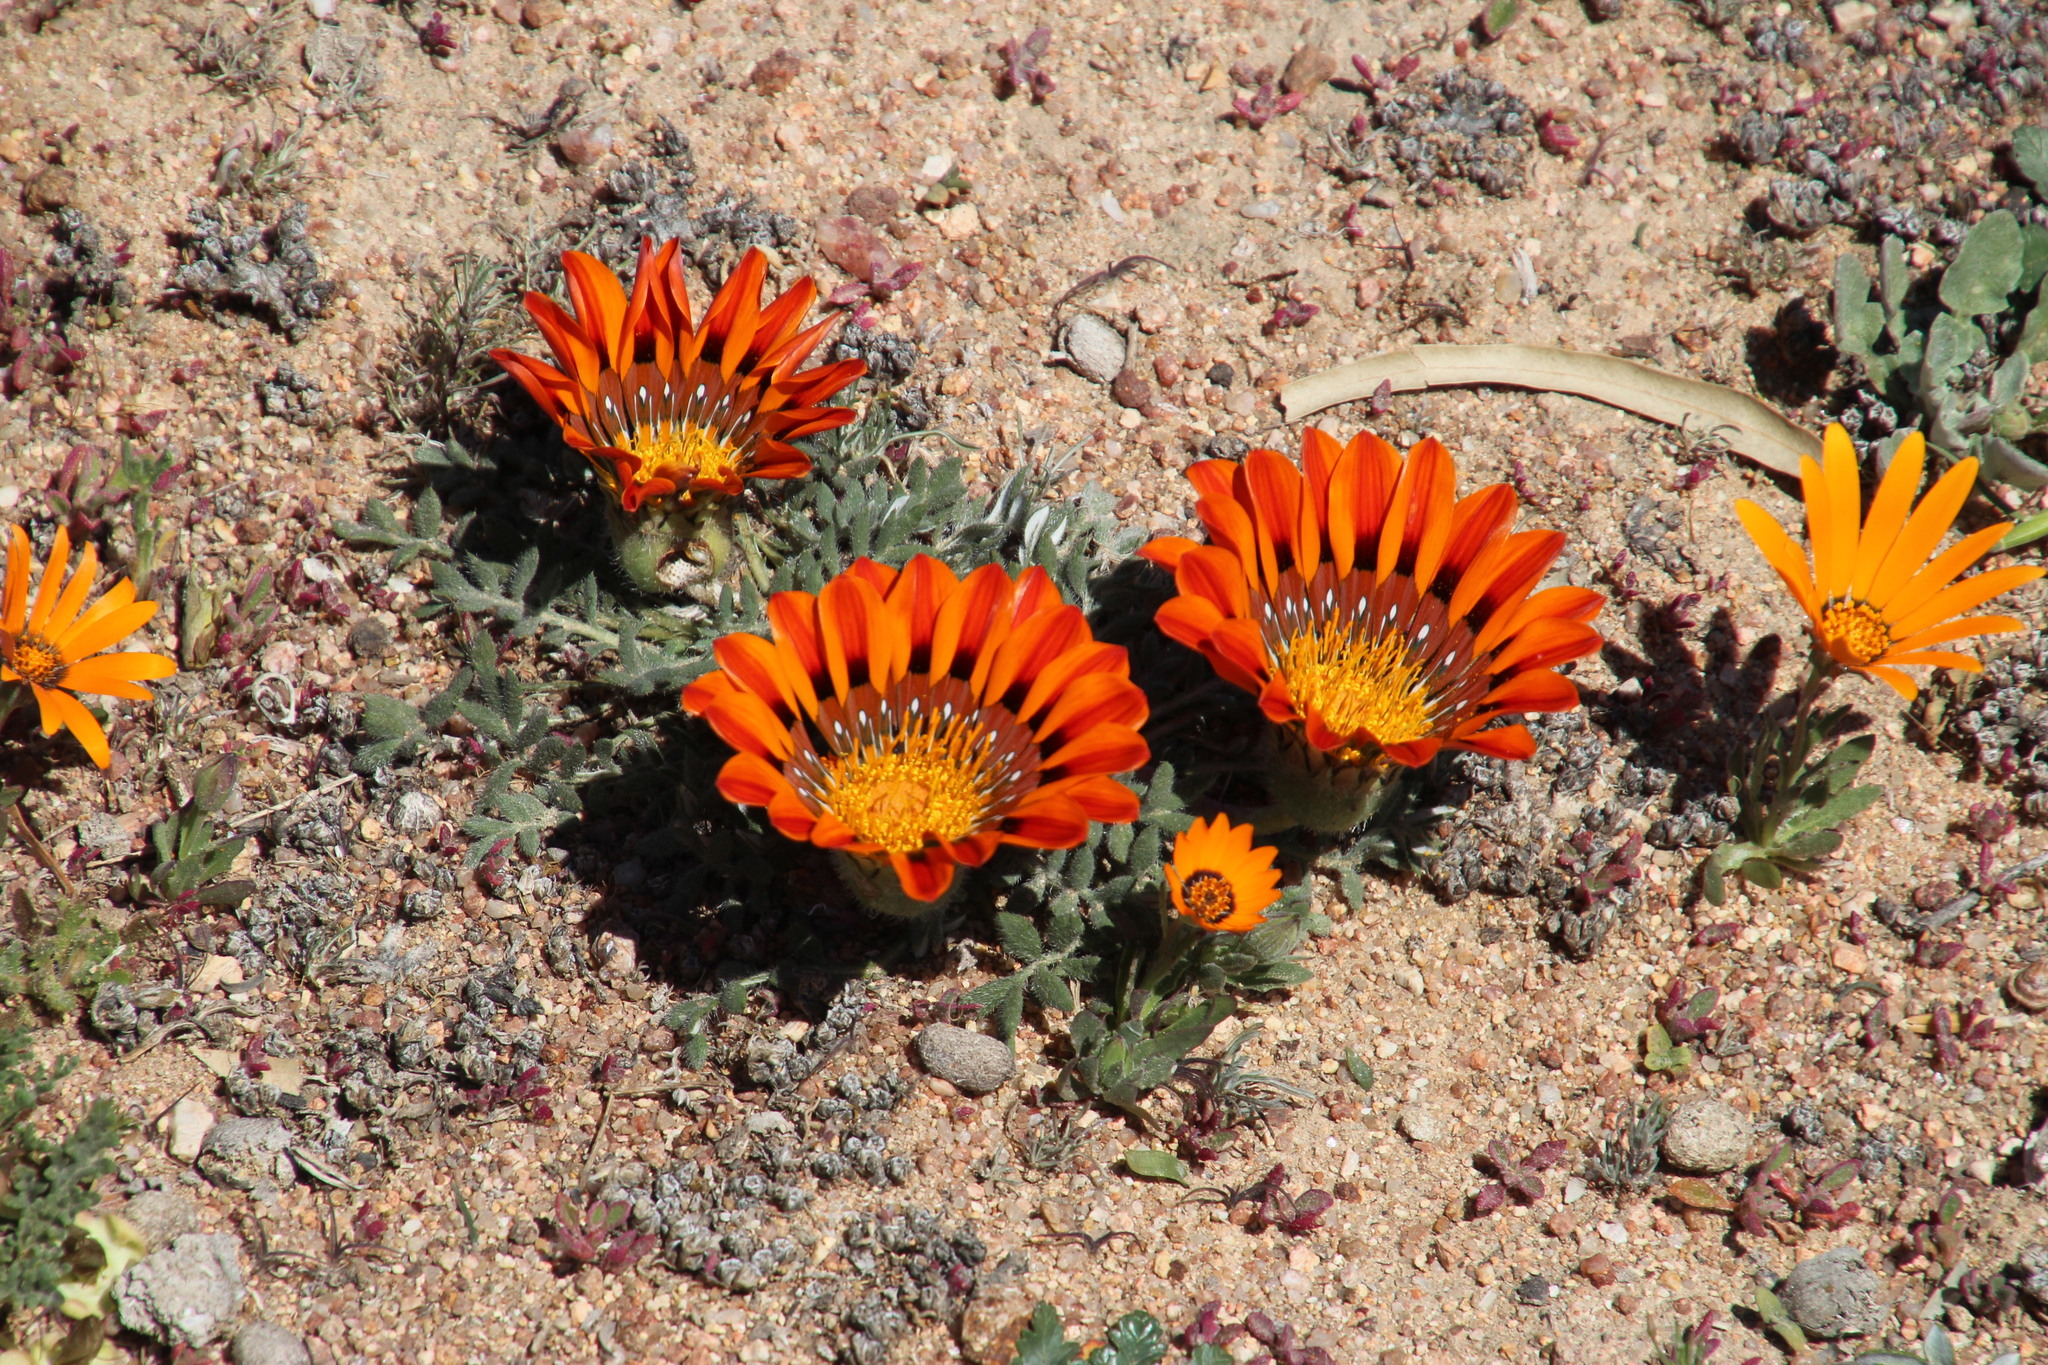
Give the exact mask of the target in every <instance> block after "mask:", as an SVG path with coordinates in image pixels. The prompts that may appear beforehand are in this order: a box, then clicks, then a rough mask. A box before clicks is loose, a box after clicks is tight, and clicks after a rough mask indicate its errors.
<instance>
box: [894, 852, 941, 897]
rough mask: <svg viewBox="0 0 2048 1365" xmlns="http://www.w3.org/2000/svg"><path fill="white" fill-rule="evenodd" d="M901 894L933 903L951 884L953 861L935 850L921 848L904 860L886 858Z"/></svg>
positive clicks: (900, 857)
mask: <svg viewBox="0 0 2048 1365" xmlns="http://www.w3.org/2000/svg"><path fill="white" fill-rule="evenodd" d="M889 865H890V866H891V867H893V868H895V869H896V880H897V881H898V882H900V883H901V884H902V886H903V894H904V895H906V896H908V897H910V898H911V899H912V900H914V901H935V900H937V899H938V898H939V897H941V896H943V895H945V894H946V892H947V890H948V889H949V888H951V887H952V885H953V860H952V859H951V858H948V857H947V856H946V855H945V854H944V853H942V852H940V851H939V850H938V849H925V850H923V851H922V852H919V853H915V854H912V855H910V856H908V857H906V856H905V855H903V854H901V853H892V854H890V855H889Z"/></svg>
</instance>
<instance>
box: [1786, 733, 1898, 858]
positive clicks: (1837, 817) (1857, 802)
mask: <svg viewBox="0 0 2048 1365" xmlns="http://www.w3.org/2000/svg"><path fill="white" fill-rule="evenodd" d="M1843 747H1845V748H1846V747H1847V746H1846V745H1845V746H1843ZM1883 797H1884V788H1883V787H1880V786H1878V785H1877V784H1875V783H1866V784H1865V785H1863V786H1861V787H1850V788H1848V789H1846V790H1843V791H1838V792H1836V793H1835V794H1834V795H1833V796H1830V797H1829V798H1828V799H1827V800H1826V801H1825V802H1823V803H1822V804H1820V805H1818V806H1813V807H1810V808H1809V809H1806V810H1803V811H1799V812H1797V813H1796V814H1794V815H1792V816H1791V817H1790V818H1789V819H1787V820H1786V821H1785V822H1784V823H1783V824H1782V825H1780V826H1778V843H1779V844H1783V843H1784V841H1785V840H1787V839H1789V838H1791V837H1792V836H1793V835H1795V834H1801V833H1804V832H1806V831H1807V830H1815V829H1838V828H1840V827H1841V826H1842V825H1845V824H1847V823H1848V822H1849V821H1851V820H1853V819H1855V818H1856V817H1857V816H1859V815H1861V814H1862V813H1863V812H1864V811H1867V810H1869V809H1870V808H1871V807H1872V806H1874V805H1876V804H1877V803H1878V802H1879V801H1880V800H1881V799H1883Z"/></svg>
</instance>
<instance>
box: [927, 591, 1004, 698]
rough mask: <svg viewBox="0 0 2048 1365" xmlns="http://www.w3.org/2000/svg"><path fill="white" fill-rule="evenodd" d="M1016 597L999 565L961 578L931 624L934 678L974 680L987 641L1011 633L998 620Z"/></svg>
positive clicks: (932, 672)
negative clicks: (952, 677) (945, 675)
mask: <svg viewBox="0 0 2048 1365" xmlns="http://www.w3.org/2000/svg"><path fill="white" fill-rule="evenodd" d="M1015 594H1016V585H1015V584H1013V583H1012V582H1011V581H1010V576H1009V575H1008V574H1007V573H1004V572H1003V570H1002V567H1001V566H1000V565H996V564H984V565H982V566H981V567H980V568H978V569H976V570H975V571H974V572H973V573H971V574H969V575H967V577H966V578H964V579H962V580H961V581H960V586H959V587H957V588H955V589H954V590H953V593H952V595H951V596H949V597H947V598H946V600H945V601H944V602H942V603H940V604H939V614H938V615H937V617H935V618H934V619H933V622H932V658H931V675H932V676H933V677H939V676H942V675H944V674H947V673H951V674H952V675H953V676H954V677H957V678H963V679H964V678H969V677H971V676H972V675H973V673H974V672H975V670H976V668H977V667H978V666H979V664H980V661H981V653H982V650H983V648H984V647H985V646H986V644H987V643H988V641H989V640H990V639H991V638H992V637H993V638H996V639H1000V638H1001V637H1002V635H1004V634H1007V633H1008V632H1007V627H1006V626H1003V625H1000V624H999V623H998V618H999V617H1000V616H1002V615H1003V614H1004V612H1005V609H1006V608H1007V607H1009V605H1010V603H1011V600H1012V598H1013V597H1014V596H1015Z"/></svg>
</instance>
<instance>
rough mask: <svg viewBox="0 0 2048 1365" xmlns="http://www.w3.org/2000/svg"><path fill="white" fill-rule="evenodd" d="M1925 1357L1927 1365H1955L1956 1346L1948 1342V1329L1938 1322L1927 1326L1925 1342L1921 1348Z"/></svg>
mask: <svg viewBox="0 0 2048 1365" xmlns="http://www.w3.org/2000/svg"><path fill="white" fill-rule="evenodd" d="M1920 1353H1921V1354H1922V1355H1924V1356H1926V1357H1927V1365H1956V1346H1955V1343H1954V1342H1953V1341H1950V1340H1949V1336H1948V1329H1947V1328H1945V1327H1943V1326H1942V1325H1941V1324H1940V1323H1938V1322H1930V1323H1928V1324H1927V1341H1926V1344H1925V1345H1924V1346H1922V1348H1921V1352H1920Z"/></svg>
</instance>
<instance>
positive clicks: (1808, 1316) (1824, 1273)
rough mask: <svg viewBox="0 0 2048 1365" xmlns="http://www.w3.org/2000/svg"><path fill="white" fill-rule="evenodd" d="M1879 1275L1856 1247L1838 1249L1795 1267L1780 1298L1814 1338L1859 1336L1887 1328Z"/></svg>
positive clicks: (1786, 1309)
mask: <svg viewBox="0 0 2048 1365" xmlns="http://www.w3.org/2000/svg"><path fill="white" fill-rule="evenodd" d="M1879 1287H1880V1286H1879V1282H1878V1278H1877V1272H1876V1271H1874V1270H1872V1269H1871V1268H1870V1267H1869V1266H1867V1265H1865V1264H1864V1263H1863V1253H1862V1252H1860V1251H1858V1250H1857V1249H1856V1248H1855V1247H1848V1246H1842V1247H1836V1248H1835V1249H1834V1250H1833V1251H1828V1252H1823V1253H1822V1254H1821V1255H1819V1256H1816V1257H1814V1258H1813V1259H1812V1260H1810V1261H1801V1262H1800V1263H1799V1264H1798V1265H1795V1266H1793V1267H1792V1273H1791V1274H1789V1275H1787V1276H1786V1277H1785V1279H1784V1282H1783V1283H1781V1284H1780V1285H1779V1286H1778V1298H1779V1299H1780V1300H1781V1301H1782V1302H1783V1303H1784V1305H1785V1311H1786V1312H1787V1313H1789V1314H1791V1315H1792V1321H1794V1322H1796V1323H1798V1324H1799V1326H1800V1327H1801V1329H1803V1330H1804V1331H1805V1333H1806V1334H1807V1335H1808V1336H1810V1337H1820V1338H1822V1339H1823V1340H1832V1339H1833V1338H1835V1337H1860V1336H1863V1335H1865V1334H1867V1333H1870V1332H1875V1331H1876V1330H1877V1329H1878V1328H1880V1327H1882V1326H1884V1321H1885V1315H1886V1313H1887V1311H1888V1309H1887V1307H1886V1305H1885V1303H1884V1301H1883V1300H1882V1299H1881V1298H1880V1297H1879V1295H1878V1290H1879Z"/></svg>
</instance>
